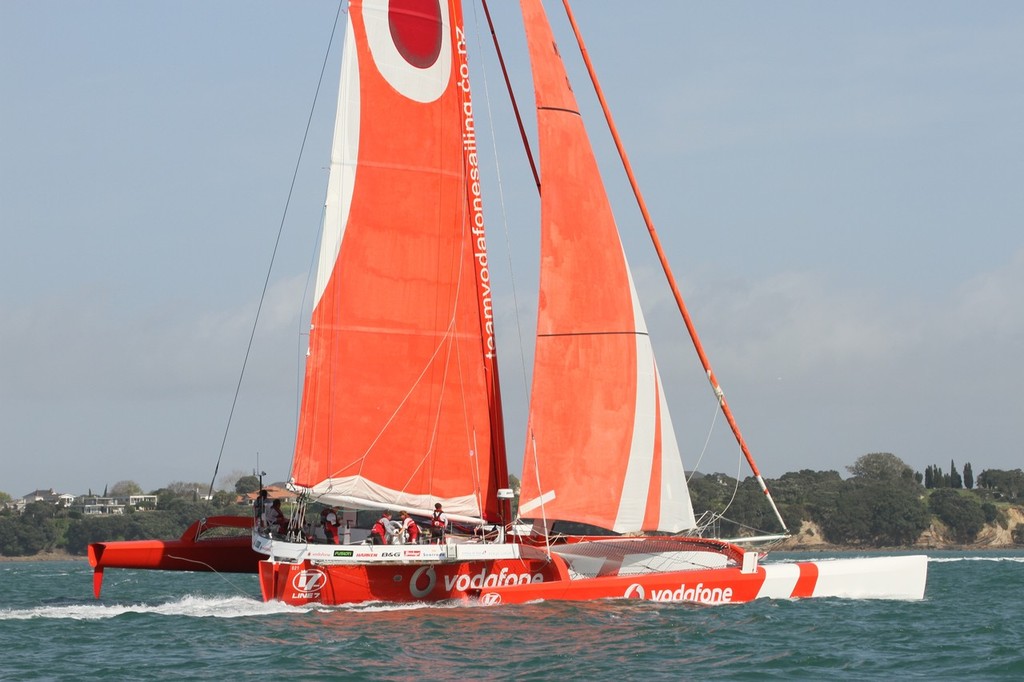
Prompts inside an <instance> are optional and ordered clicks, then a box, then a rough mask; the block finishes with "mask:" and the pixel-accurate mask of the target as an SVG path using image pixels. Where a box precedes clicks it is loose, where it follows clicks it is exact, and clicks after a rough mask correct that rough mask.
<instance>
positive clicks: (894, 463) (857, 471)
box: [846, 452, 916, 485]
mask: <svg viewBox="0 0 1024 682" xmlns="http://www.w3.org/2000/svg"><path fill="white" fill-rule="evenodd" d="M846 469H847V471H849V472H850V473H851V474H852V475H853V476H854V477H855V478H859V479H862V480H864V481H899V482H904V483H907V484H909V485H915V484H916V481H915V479H914V470H913V469H911V468H910V467H909V466H907V463H906V462H904V461H903V460H902V459H900V458H899V457H897V456H896V455H894V454H892V453H891V452H872V453H869V454H867V455H861V456H860V457H858V458H857V461H856V462H854V463H853V464H852V465H851V466H848V467H846Z"/></svg>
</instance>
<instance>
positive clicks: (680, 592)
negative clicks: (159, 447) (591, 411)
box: [259, 539, 928, 605]
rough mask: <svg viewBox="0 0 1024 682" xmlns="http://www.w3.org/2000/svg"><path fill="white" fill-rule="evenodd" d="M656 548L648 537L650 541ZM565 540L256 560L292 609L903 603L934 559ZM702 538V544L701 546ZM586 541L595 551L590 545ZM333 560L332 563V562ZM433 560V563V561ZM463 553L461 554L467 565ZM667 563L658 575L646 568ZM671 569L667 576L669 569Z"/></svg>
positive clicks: (277, 596) (920, 589)
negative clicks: (545, 547) (761, 558)
mask: <svg viewBox="0 0 1024 682" xmlns="http://www.w3.org/2000/svg"><path fill="white" fill-rule="evenodd" d="M648 542H650V541H648ZM669 542H670V541H666V540H663V539H658V540H656V541H655V547H656V551H652V550H651V549H650V546H649V545H648V546H645V545H644V544H643V541H640V542H632V541H605V542H590V543H578V544H571V545H564V546H561V547H558V548H553V551H552V552H551V554H550V555H548V554H546V553H545V552H543V551H541V550H540V548H534V547H526V546H523V545H517V544H508V545H505V544H500V545H469V546H459V545H454V546H451V545H450V546H448V547H447V548H439V547H436V546H430V549H429V550H428V549H427V548H426V547H422V546H416V545H405V546H393V547H387V546H385V547H370V546H351V547H339V548H336V549H331V550H329V552H328V553H325V552H324V550H323V548H322V546H321V547H317V548H316V550H315V551H316V556H315V557H313V558H310V557H309V556H299V555H302V554H303V551H302V550H301V549H300V550H298V555H295V554H293V556H291V557H290V558H286V559H284V560H282V559H280V558H279V557H278V558H270V559H267V560H265V561H261V562H260V564H259V578H260V589H261V592H262V595H263V598H264V599H265V600H274V601H281V602H284V603H287V604H293V605H304V604H309V603H319V604H324V605H340V604H353V603H363V602H371V601H382V602H393V603H407V602H421V601H422V602H431V601H444V600H477V601H479V602H481V603H483V604H489V605H495V604H518V603H523V602H530V601H538V600H559V601H589V600H594V599H630V598H632V599H644V600H648V601H666V602H694V603H700V604H738V603H744V602H750V601H753V600H755V599H762V598H771V599H804V598H809V597H840V598H851V599H906V600H916V599H921V598H923V596H924V589H925V583H926V579H927V571H928V559H927V557H926V556H897V557H869V558H861V559H837V560H819V561H800V562H792V563H788V562H778V563H765V564H763V565H759V564H758V555H757V554H756V553H755V552H743V550H741V549H739V548H737V547H735V546H734V545H728V544H727V543H721V547H720V548H719V551H711V550H709V549H708V548H707V547H704V548H699V549H696V550H695V549H693V546H692V545H691V544H690V543H689V542H687V541H685V540H680V541H677V542H675V543H674V544H677V545H678V548H676V549H675V550H674V551H666V550H665V547H664V545H666V544H669ZM694 542H695V543H696V542H700V540H699V539H696V540H694ZM588 545H589V546H588ZM330 553H333V555H334V556H333V557H331V556H329V554H330ZM428 553H429V556H428V555H427V554H428ZM460 557H461V558H460ZM652 566H659V567H661V569H662V570H650V569H651V567H652ZM666 567H667V568H671V569H673V570H664V569H665V568H666Z"/></svg>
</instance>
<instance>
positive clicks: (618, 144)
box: [562, 0, 789, 533]
mask: <svg viewBox="0 0 1024 682" xmlns="http://www.w3.org/2000/svg"><path fill="white" fill-rule="evenodd" d="M562 5H563V6H564V7H565V14H566V16H568V18H569V23H570V24H572V30H573V33H574V34H575V36H576V42H577V44H578V45H579V48H580V54H581V55H583V61H584V63H586V65H587V73H588V74H590V80H591V82H592V83H593V84H594V92H595V93H596V94H597V98H598V100H599V101H600V102H601V109H602V110H603V111H604V116H605V120H606V121H607V122H608V129H609V130H610V131H611V134H612V138H613V139H614V140H615V148H616V149H617V150H618V152H619V158H620V159H621V160H622V166H623V168H624V169H625V171H626V175H627V176H628V177H629V184H630V186H631V187H632V188H633V195H634V196H635V197H636V201H637V205H638V206H639V207H640V213H641V214H642V215H643V218H644V223H645V224H646V225H647V232H648V233H649V234H650V237H651V242H652V243H653V244H654V250H655V251H656V252H657V254H658V260H659V261H660V262H661V267H662V270H664V272H665V277H666V279H667V280H668V283H669V287H671V289H672V295H673V296H674V297H675V299H676V305H677V306H678V307H679V312H680V313H681V314H682V316H683V322H684V323H685V324H686V330H687V331H688V332H689V334H690V339H691V340H692V341H693V347H694V349H695V350H696V351H697V357H698V358H700V364H701V366H702V367H703V368H704V372H705V373H706V374H707V377H708V381H709V382H710V383H711V388H712V390H713V391H714V392H715V397H716V399H717V400H718V404H719V406H720V407H721V409H722V414H724V415H725V418H726V420H727V421H728V422H729V427H730V428H731V429H732V433H733V435H734V436H735V437H736V442H737V443H738V444H739V446H740V450H741V451H742V452H743V456H744V457H745V458H746V460H747V464H748V465H749V466H750V470H751V471H752V472H753V474H754V476H755V478H756V479H757V483H758V485H759V486H760V487H761V492H763V493H764V494H765V497H766V498H767V499H768V503H769V504H770V505H771V508H772V511H774V512H775V518H776V519H778V521H779V523H780V524H781V525H782V530H783V531H785V532H787V533H788V532H789V529H788V528H787V527H786V522H785V521H783V520H782V514H781V513H780V512H779V508H778V507H777V506H776V504H775V500H774V499H773V498H772V494H771V493H770V492H769V491H768V486H767V485H766V484H765V482H764V478H763V477H762V476H761V472H760V471H759V470H758V468H757V463H756V462H755V461H754V456H753V455H752V454H751V453H750V449H749V448H748V447H747V442H746V440H744V438H743V434H742V433H740V427H739V424H737V423H736V419H735V417H733V414H732V410H731V409H730V408H729V402H728V401H727V400H726V399H725V392H724V391H723V390H722V387H721V386H720V385H719V383H718V379H716V378H715V373H714V371H712V369H711V362H710V361H709V360H708V357H707V354H706V353H705V352H704V346H703V344H701V342H700V337H699V336H698V335H697V328H696V327H695V326H694V324H693V320H692V319H691V318H690V313H689V311H688V310H687V308H686V303H685V302H684V301H683V296H682V294H681V293H680V292H679V287H678V286H677V285H676V280H675V276H674V275H673V274H672V268H671V267H669V264H668V258H667V257H666V256H665V252H664V250H663V249H662V248H661V239H659V238H658V233H657V231H656V230H655V229H654V221H653V220H652V219H651V214H650V212H649V211H648V210H647V202H645V201H644V198H643V194H642V193H641V192H640V185H639V184H638V183H637V181H636V176H635V175H634V174H633V167H632V165H631V164H630V162H629V157H628V155H627V154H626V149H625V147H624V146H623V144H622V138H620V137H619V132H618V129H617V128H616V127H615V121H614V120H613V119H612V113H611V110H610V109H609V107H608V101H607V100H606V99H605V97H604V91H603V90H602V89H601V84H600V83H599V82H598V80H597V73H596V72H595V71H594V65H593V63H592V62H591V61H590V54H589V53H588V52H587V48H586V45H585V44H584V42H583V36H582V34H581V33H580V30H579V26H578V25H577V24H576V18H575V17H574V16H573V13H572V8H570V7H569V0H562Z"/></svg>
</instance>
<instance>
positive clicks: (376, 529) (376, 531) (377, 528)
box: [370, 521, 388, 544]
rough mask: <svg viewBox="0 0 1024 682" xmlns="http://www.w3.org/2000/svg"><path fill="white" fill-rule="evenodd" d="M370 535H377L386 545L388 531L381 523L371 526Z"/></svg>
mask: <svg viewBox="0 0 1024 682" xmlns="http://www.w3.org/2000/svg"><path fill="white" fill-rule="evenodd" d="M370 535H379V536H380V539H381V541H382V542H384V543H385V544H386V543H387V538H388V530H387V527H386V526H385V525H384V524H383V523H382V522H381V521H377V523H375V524H373V528H371V529H370Z"/></svg>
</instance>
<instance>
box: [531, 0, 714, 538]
mask: <svg viewBox="0 0 1024 682" xmlns="http://www.w3.org/2000/svg"><path fill="white" fill-rule="evenodd" d="M521 5H522V9H523V20H524V25H525V28H526V34H527V44H528V47H529V52H530V64H531V67H532V70H533V80H534V91H535V96H536V106H537V125H538V142H539V145H538V146H539V155H540V172H541V280H540V301H539V311H538V321H537V347H536V355H535V358H534V368H533V388H532V394H531V400H530V417H529V433H528V434H527V443H526V454H525V457H524V463H523V481H522V490H521V494H520V506H519V513H520V515H521V516H523V517H524V518H535V519H541V518H544V519H546V520H548V521H551V520H567V521H576V522H582V523H587V524H591V525H594V526H599V527H602V528H607V529H610V530H614V531H617V532H632V531H641V530H643V531H670V532H677V531H680V530H685V529H689V528H693V527H694V526H695V525H696V524H695V522H694V515H693V508H692V505H691V503H690V497H689V492H688V490H687V487H686V481H685V477H684V472H683V467H682V461H681V459H680V455H679V448H678V445H677V443H676V437H675V432H674V430H673V428H672V421H671V418H670V416H669V412H668V409H667V406H666V401H665V395H664V391H663V388H662V384H661V379H660V377H659V374H658V369H657V366H656V364H655V360H654V352H653V350H652V348H651V343H650V339H649V337H648V335H647V327H646V323H645V322H644V317H643V313H642V311H641V309H640V306H639V303H638V301H637V296H636V291H635V288H634V286H633V280H632V276H631V274H630V271H629V266H628V264H627V262H626V258H625V254H624V252H623V250H622V244H621V242H620V240H619V235H618V230H617V228H616V225H615V221H614V218H613V216H612V211H611V207H610V205H609V203H608V198H607V195H606V194H605V190H604V186H603V184H602V182H601V178H600V174H599V171H598V167H597V162H596V160H595V158H594V154H593V151H592V149H591V146H590V142H589V140H588V138H587V133H586V130H585V129H584V125H583V121H582V119H581V117H580V114H579V110H578V107H577V104H576V100H575V97H574V96H573V93H572V90H571V89H570V87H569V84H568V78H567V75H566V72H565V67H564V65H563V64H562V61H561V57H560V56H559V54H558V50H557V46H556V45H555V41H554V37H553V35H552V33H551V27H550V25H549V24H548V21H547V17H546V16H545V14H544V9H543V7H542V5H541V3H540V2H539V0H522V2H521Z"/></svg>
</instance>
